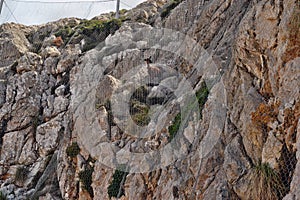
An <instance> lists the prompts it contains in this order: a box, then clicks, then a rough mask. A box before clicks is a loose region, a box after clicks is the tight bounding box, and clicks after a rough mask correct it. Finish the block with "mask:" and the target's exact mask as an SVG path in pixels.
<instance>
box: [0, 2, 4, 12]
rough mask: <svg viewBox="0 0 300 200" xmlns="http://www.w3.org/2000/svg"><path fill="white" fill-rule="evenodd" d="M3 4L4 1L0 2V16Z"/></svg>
mask: <svg viewBox="0 0 300 200" xmlns="http://www.w3.org/2000/svg"><path fill="white" fill-rule="evenodd" d="M3 3H4V0H1V2H0V14H1V11H2V6H3Z"/></svg>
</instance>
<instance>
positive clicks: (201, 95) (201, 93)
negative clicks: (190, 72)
mask: <svg viewBox="0 0 300 200" xmlns="http://www.w3.org/2000/svg"><path fill="white" fill-rule="evenodd" d="M208 95H209V89H208V87H207V85H206V83H205V82H203V83H202V85H201V87H200V89H199V90H198V91H197V92H196V98H197V101H198V104H199V109H200V112H202V110H203V107H204V104H205V103H206V101H207V98H208Z"/></svg>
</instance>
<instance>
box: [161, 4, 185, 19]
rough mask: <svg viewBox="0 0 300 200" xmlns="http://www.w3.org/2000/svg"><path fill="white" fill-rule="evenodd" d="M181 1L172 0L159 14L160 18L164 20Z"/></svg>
mask: <svg viewBox="0 0 300 200" xmlns="http://www.w3.org/2000/svg"><path fill="white" fill-rule="evenodd" d="M182 1H183V0H173V1H171V3H170V4H169V5H167V6H166V7H165V8H164V9H163V10H162V12H161V13H160V16H161V18H166V17H167V16H169V14H170V13H171V11H172V10H173V9H174V8H176V7H177V6H178V5H179V4H180V3H181V2H182Z"/></svg>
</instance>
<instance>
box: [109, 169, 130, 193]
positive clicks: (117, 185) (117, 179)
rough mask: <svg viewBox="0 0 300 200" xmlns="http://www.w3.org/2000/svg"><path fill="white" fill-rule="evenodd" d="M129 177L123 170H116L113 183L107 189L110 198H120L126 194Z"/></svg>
mask: <svg viewBox="0 0 300 200" xmlns="http://www.w3.org/2000/svg"><path fill="white" fill-rule="evenodd" d="M127 175H128V172H125V171H123V170H121V169H116V171H115V173H114V174H113V179H112V182H111V184H110V185H109V186H108V188H107V190H108V195H109V197H110V198H111V197H116V198H119V197H121V196H123V195H124V194H125V190H124V183H125V180H126V176H127Z"/></svg>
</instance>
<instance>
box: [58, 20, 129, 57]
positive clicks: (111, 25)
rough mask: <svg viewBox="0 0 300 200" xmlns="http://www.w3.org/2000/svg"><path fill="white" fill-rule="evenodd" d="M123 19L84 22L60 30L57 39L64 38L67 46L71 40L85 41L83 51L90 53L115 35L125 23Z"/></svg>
mask: <svg viewBox="0 0 300 200" xmlns="http://www.w3.org/2000/svg"><path fill="white" fill-rule="evenodd" d="M123 20H124V19H123V18H122V19H114V18H113V19H109V20H97V19H92V20H83V21H82V22H81V23H80V24H78V25H77V26H75V27H71V26H68V25H67V26H65V27H63V28H61V29H59V30H58V31H57V32H56V33H55V36H56V37H62V39H63V41H64V43H65V44H67V43H68V42H69V41H70V40H71V38H72V37H73V39H72V42H73V40H74V42H79V41H80V40H82V39H84V41H85V43H84V45H83V49H82V51H83V52H85V51H88V50H90V49H92V48H94V47H96V46H97V44H98V43H99V42H102V41H104V40H105V38H106V37H107V36H108V35H109V34H114V33H115V32H116V31H117V30H118V29H119V28H120V27H121V24H122V22H123Z"/></svg>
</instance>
